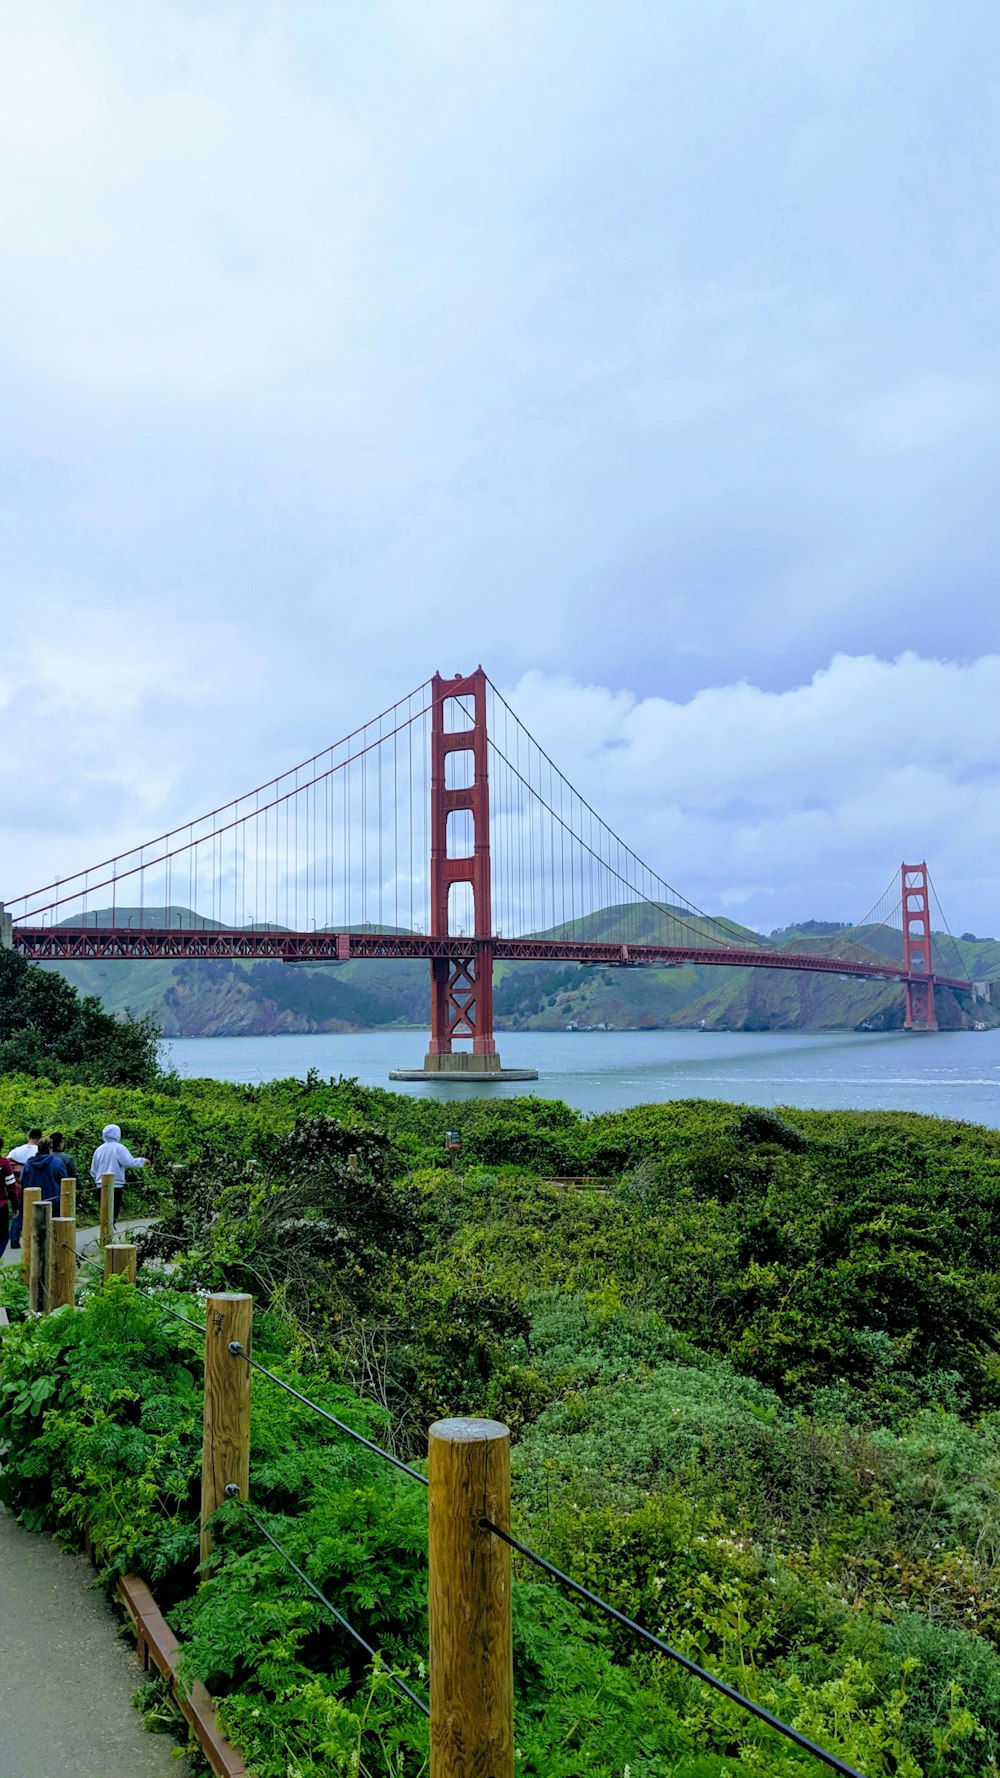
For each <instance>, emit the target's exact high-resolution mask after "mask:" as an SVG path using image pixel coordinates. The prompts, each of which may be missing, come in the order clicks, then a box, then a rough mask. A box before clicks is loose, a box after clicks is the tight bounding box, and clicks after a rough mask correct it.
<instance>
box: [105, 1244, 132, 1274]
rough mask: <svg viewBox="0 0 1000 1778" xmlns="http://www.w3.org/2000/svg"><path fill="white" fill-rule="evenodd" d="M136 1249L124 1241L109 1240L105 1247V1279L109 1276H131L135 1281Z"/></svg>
mask: <svg viewBox="0 0 1000 1778" xmlns="http://www.w3.org/2000/svg"><path fill="white" fill-rule="evenodd" d="M135 1274H136V1249H135V1248H134V1247H131V1246H129V1245H128V1244H127V1243H126V1242H124V1241H109V1242H108V1245H107V1246H106V1247H105V1249H104V1281H105V1283H107V1280H108V1279H109V1278H115V1277H121V1276H124V1277H126V1278H130V1279H131V1281H132V1283H133V1284H134V1283H135Z"/></svg>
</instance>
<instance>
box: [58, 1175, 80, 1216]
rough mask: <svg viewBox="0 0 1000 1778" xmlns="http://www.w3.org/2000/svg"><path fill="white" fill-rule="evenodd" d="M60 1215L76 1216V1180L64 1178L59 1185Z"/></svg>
mask: <svg viewBox="0 0 1000 1778" xmlns="http://www.w3.org/2000/svg"><path fill="white" fill-rule="evenodd" d="M59 1216H60V1218H65V1217H67V1216H72V1217H75V1216H76V1180H75V1179H64V1180H63V1182H62V1184H61V1186H60V1187H59Z"/></svg>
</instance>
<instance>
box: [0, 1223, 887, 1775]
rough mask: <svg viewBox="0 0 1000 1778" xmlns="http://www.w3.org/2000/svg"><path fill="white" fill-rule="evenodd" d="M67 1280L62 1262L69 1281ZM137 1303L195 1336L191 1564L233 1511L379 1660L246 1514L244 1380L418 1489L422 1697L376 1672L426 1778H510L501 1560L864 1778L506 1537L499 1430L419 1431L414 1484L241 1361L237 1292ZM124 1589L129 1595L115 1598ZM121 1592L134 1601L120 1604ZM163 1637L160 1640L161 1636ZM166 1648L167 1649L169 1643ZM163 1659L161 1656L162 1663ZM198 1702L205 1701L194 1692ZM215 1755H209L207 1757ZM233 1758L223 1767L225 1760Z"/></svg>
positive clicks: (50, 1272)
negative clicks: (420, 1457)
mask: <svg viewBox="0 0 1000 1778" xmlns="http://www.w3.org/2000/svg"><path fill="white" fill-rule="evenodd" d="M51 1212H52V1206H51V1205H49V1204H41V1203H36V1204H34V1205H33V1206H32V1208H31V1211H30V1216H29V1219H28V1221H26V1224H25V1228H26V1233H27V1234H28V1242H27V1245H28V1250H29V1251H28V1255H27V1259H28V1273H29V1277H30V1279H31V1280H32V1281H33V1283H32V1296H31V1306H32V1309H33V1310H34V1312H35V1313H38V1314H45V1313H48V1312H49V1311H50V1310H51V1309H54V1308H55V1307H57V1306H68V1305H69V1304H71V1303H72V1300H73V1298H72V1292H70V1293H69V1295H66V1294H65V1292H64V1293H63V1294H62V1296H61V1297H60V1298H59V1301H58V1302H57V1300H56V1299H57V1297H59V1292H58V1291H57V1290H56V1289H55V1286H54V1283H53V1280H54V1279H55V1277H56V1275H57V1261H56V1257H55V1256H56V1253H57V1251H58V1249H57V1245H56V1242H55V1240H54V1238H53V1235H52V1229H53V1227H54V1226H55V1224H56V1222H57V1221H60V1222H66V1221H69V1220H71V1219H67V1218H59V1219H55V1218H53V1217H52V1214H51ZM119 1271H120V1272H123V1273H124V1274H125V1275H126V1276H127V1277H129V1278H130V1279H133V1280H134V1279H135V1277H136V1249H135V1247H134V1246H132V1245H130V1244H120V1245H115V1244H113V1243H110V1242H109V1243H108V1244H107V1246H106V1247H105V1249H104V1275H105V1280H107V1279H108V1278H109V1277H110V1276H111V1275H112V1274H113V1273H114V1272H119ZM74 1274H75V1266H74V1267H73V1271H72V1273H71V1274H70V1276H71V1277H72V1276H73V1275H74ZM143 1294H144V1296H145V1297H146V1299H147V1300H148V1301H151V1302H154V1303H156V1304H157V1306H158V1307H159V1308H160V1309H161V1310H162V1312H163V1313H164V1314H165V1315H167V1316H169V1317H171V1318H174V1319H176V1320H178V1321H180V1322H182V1323H184V1324H185V1325H186V1326H187V1327H189V1328H192V1329H193V1330H194V1331H196V1332H197V1333H198V1334H199V1335H201V1336H202V1337H203V1339H204V1342H205V1344H204V1407H203V1443H202V1481H201V1503H200V1530H201V1558H202V1562H203V1563H205V1562H206V1561H207V1560H208V1559H209V1558H210V1557H211V1554H212V1549H213V1540H214V1536H215V1531H216V1528H217V1526H218V1524H219V1522H220V1519H219V1515H220V1513H221V1512H223V1511H225V1510H227V1509H230V1510H233V1511H238V1512H240V1513H242V1514H243V1515H245V1517H246V1518H247V1520H248V1522H249V1523H250V1524H252V1526H253V1527H254V1530H255V1531H256V1533H257V1535H258V1536H259V1537H260V1538H261V1540H262V1542H263V1543H265V1544H266V1545H268V1546H269V1547H270V1548H271V1549H273V1550H274V1551H275V1553H276V1554H277V1555H279V1556H280V1557H281V1559H282V1560H283V1561H284V1562H285V1563H286V1564H287V1566H288V1568H289V1571H290V1572H291V1573H293V1574H294V1575H295V1576H296V1578H297V1579H298V1581H299V1583H300V1584H301V1586H302V1587H303V1588H304V1589H305V1591H306V1592H308V1593H309V1594H310V1595H311V1597H312V1598H313V1599H314V1600H315V1601H316V1603H317V1604H318V1605H319V1606H320V1608H321V1609H322V1610H323V1611H325V1612H326V1613H327V1615H328V1616H329V1617H330V1619H331V1621H332V1622H334V1623H336V1624H337V1625H338V1626H339V1627H340V1629H342V1630H343V1631H344V1632H345V1633H346V1634H347V1635H349V1636H350V1637H351V1638H352V1639H353V1640H354V1641H355V1642H356V1643H357V1644H358V1645H359V1646H360V1647H361V1649H362V1650H363V1651H364V1652H365V1654H366V1655H367V1656H368V1658H369V1659H370V1660H374V1659H376V1657H377V1654H378V1651H377V1650H376V1649H375V1648H374V1647H373V1646H372V1645H371V1643H370V1642H369V1641H368V1640H367V1639H366V1638H365V1637H364V1636H363V1635H362V1634H361V1632H360V1631H359V1630H358V1629H357V1628H356V1626H354V1625H353V1624H351V1623H350V1622H349V1620H348V1619H347V1617H346V1616H345V1615H344V1614H343V1612H341V1611H340V1610H339V1609H338V1607H337V1605H335V1604H334V1602H333V1601H332V1600H331V1599H329V1598H328V1597H327V1596H326V1594H325V1593H324V1592H323V1591H322V1589H321V1588H319V1587H318V1586H317V1585H316V1584H315V1582H314V1581H313V1580H312V1579H311V1577H310V1576H309V1575H308V1574H307V1573H306V1571H305V1569H304V1568H302V1566H301V1565H300V1564H299V1563H297V1562H296V1561H295V1560H294V1558H293V1557H292V1556H291V1555H290V1553H289V1552H288V1550H287V1549H286V1548H285V1547H284V1546H283V1544H282V1543H281V1541H280V1539H279V1538H278V1537H276V1536H275V1534H274V1531H273V1529H272V1528H271V1527H270V1526H269V1525H268V1523H267V1516H266V1513H265V1511H264V1509H262V1508H260V1507H255V1505H254V1503H253V1498H252V1488H251V1473H250V1431H251V1380H252V1377H253V1375H254V1374H256V1375H258V1376H259V1377H260V1378H262V1379H263V1380H264V1381H265V1382H266V1383H267V1384H268V1385H269V1386H271V1387H274V1388H277V1389H281V1390H283V1391H285V1392H286V1393H287V1394H289V1395H291V1396H293V1397H294V1398H295V1400H296V1401H298V1402H299V1403H300V1404H301V1405H302V1406H304V1407H305V1408H307V1409H309V1410H310V1411H311V1412H312V1413H313V1414H315V1415H316V1416H317V1417H318V1418H319V1419H321V1420H323V1421H324V1422H325V1423H326V1424H328V1425H331V1426H333V1427H334V1428H336V1430H337V1431H338V1432H339V1433H340V1434H341V1435H342V1436H343V1437H345V1438H348V1439H351V1440H353V1441H355V1442H356V1443H357V1444H359V1445H361V1446H363V1447H364V1448H365V1449H366V1450H367V1451H369V1452H370V1453H372V1454H373V1455H375V1456H376V1457H377V1458H378V1459H379V1460H380V1461H381V1462H383V1463H385V1464H386V1465H387V1466H389V1467H391V1468H393V1469H394V1470H396V1471H397V1472H399V1473H402V1474H403V1475H405V1476H406V1477H407V1478H408V1479H409V1480H410V1481H412V1482H413V1483H414V1485H415V1486H417V1487H420V1488H426V1489H427V1491H428V1620H429V1644H430V1649H429V1653H430V1660H429V1672H430V1699H429V1702H428V1701H427V1700H425V1699H423V1698H421V1697H420V1696H419V1694H418V1693H417V1692H415V1691H414V1690H413V1689H412V1688H411V1687H410V1686H409V1685H408V1684H407V1682H406V1680H405V1679H404V1678H403V1677H402V1675H401V1674H398V1673H396V1672H394V1671H393V1670H392V1668H391V1667H390V1666H388V1665H387V1666H385V1667H384V1669H383V1670H384V1671H385V1674H386V1677H387V1679H388V1680H389V1681H390V1683H391V1684H392V1685H393V1687H394V1688H395V1690H396V1691H397V1692H398V1694H399V1695H400V1697H401V1698H402V1699H403V1700H404V1702H405V1703H406V1704H408V1705H409V1706H411V1707H412V1708H414V1709H416V1710H418V1711H420V1712H421V1713H422V1714H423V1715H424V1716H426V1717H428V1718H429V1722H430V1775H431V1778H467V1774H468V1773H470V1772H489V1773H490V1774H491V1778H513V1773H514V1676H513V1640H512V1612H511V1580H512V1559H513V1557H515V1556H516V1557H518V1558H519V1559H520V1561H521V1562H523V1563H525V1564H528V1565H529V1566H530V1567H532V1568H534V1569H535V1570H537V1571H539V1572H541V1573H542V1574H544V1575H545V1576H546V1577H547V1578H548V1579H549V1580H551V1581H552V1582H554V1583H555V1584H556V1585H557V1586H558V1587H560V1588H561V1589H562V1590H563V1591H565V1592H566V1593H568V1594H570V1595H571V1596H572V1597H573V1598H575V1599H577V1600H579V1601H580V1602H581V1603H582V1604H583V1605H584V1606H586V1607H588V1608H589V1609H591V1610H593V1611H595V1612H597V1613H599V1614H600V1615H602V1616H603V1617H605V1618H608V1619H610V1620H611V1621H612V1622H614V1623H615V1624H616V1625H617V1626H618V1628H619V1629H624V1630H626V1631H628V1632H629V1634H630V1635H632V1636H633V1637H634V1638H635V1639H636V1640H637V1641H638V1642H639V1643H641V1644H643V1645H644V1646H645V1647H648V1648H652V1649H654V1650H655V1651H656V1652H657V1653H658V1654H660V1655H662V1656H664V1657H665V1658H666V1659H667V1660H669V1661H671V1662H672V1663H674V1664H675V1665H677V1666H679V1667H680V1668H681V1669H682V1670H683V1671H684V1672H686V1673H687V1674H689V1675H690V1676H691V1677H692V1678H693V1679H695V1680H697V1681H699V1682H700V1683H702V1684H704V1685H707V1686H709V1687H710V1688H711V1689H712V1690H714V1691H715V1692H717V1693H718V1694H720V1695H721V1696H722V1697H724V1698H725V1699H726V1700H727V1701H728V1702H729V1703H730V1704H733V1705H735V1706H737V1708H738V1709H740V1710H742V1711H744V1712H746V1713H747V1714H748V1715H750V1716H752V1717H754V1718H755V1719H756V1720H757V1721H759V1722H762V1723H764V1724H765V1725H766V1726H767V1727H768V1728H769V1729H771V1730H773V1731H774V1732H775V1733H776V1734H779V1735H781V1736H783V1737H784V1738H785V1739H786V1740H788V1741H790V1742H791V1743H793V1744H794V1745H795V1746H796V1747H797V1748H799V1749H800V1750H801V1751H803V1752H805V1753H807V1754H810V1755H812V1756H813V1757H814V1758H815V1759H816V1760H817V1761H819V1762H820V1763H821V1764H823V1765H825V1766H826V1767H827V1768H828V1769H830V1770H831V1771H834V1772H837V1773H839V1774H841V1778H863V1775H862V1774H861V1773H859V1772H858V1770H857V1768H856V1767H854V1766H851V1765H848V1764H847V1762H846V1761H845V1760H843V1759H841V1758H840V1756H839V1755H838V1754H835V1753H833V1752H831V1751H830V1750H829V1749H828V1748H825V1747H822V1746H820V1745H819V1744H818V1743H816V1742H815V1741H812V1740H810V1739H809V1738H808V1737H807V1736H806V1735H803V1734H802V1733H801V1731H800V1730H798V1729H796V1728H794V1727H793V1726H792V1725H791V1724H789V1723H786V1722H783V1721H782V1720H781V1718H780V1717H777V1716H775V1715H774V1714H773V1713H772V1712H771V1711H769V1710H765V1709H764V1707H763V1706H762V1705H760V1704H758V1703H756V1702H755V1701H754V1700H753V1699H752V1698H748V1697H745V1696H744V1695H743V1693H742V1692H740V1691H738V1690H737V1689H736V1688H735V1687H734V1686H731V1685H729V1684H727V1683H726V1681H724V1680H722V1679H720V1678H719V1677H718V1675H717V1674H714V1673H712V1672H710V1671H709V1670H708V1669H706V1668H704V1667H702V1666H700V1665H699V1664H698V1663H697V1662H695V1661H693V1660H691V1659H690V1658H689V1657H688V1656H687V1655H684V1654H681V1653H680V1651H679V1650H678V1649H675V1648H673V1647H671V1645H670V1644H669V1643H667V1642H665V1641H664V1640H663V1639H662V1638H661V1637H659V1636H656V1635H654V1634H653V1632H652V1631H651V1630H648V1629H647V1628H646V1627H645V1626H644V1625H643V1624H640V1623H638V1622H636V1620H635V1619H634V1618H631V1617H629V1616H628V1615H627V1614H626V1613H625V1612H623V1611H619V1610H618V1608H617V1607H616V1606H614V1605H612V1604H611V1603H610V1602H609V1601H608V1600H606V1599H604V1598H602V1597H601V1596H600V1595H599V1594H597V1593H595V1592H593V1591H592V1590H591V1589H590V1588H589V1587H585V1586H583V1585H582V1584H581V1582H579V1581H577V1580H575V1579H574V1578H573V1576H572V1575H570V1574H567V1573H566V1572H564V1571H563V1570H562V1569H560V1568H558V1567H557V1566H556V1565H555V1564H554V1563H553V1562H550V1561H549V1560H548V1559H547V1558H546V1557H545V1556H543V1555H542V1554H540V1553H539V1551H537V1550H535V1549H532V1548H531V1546H530V1545H528V1544H526V1543H523V1542H521V1541H520V1539H518V1538H516V1537H515V1536H513V1534H512V1531H511V1485H510V1433H509V1430H508V1428H507V1427H506V1426H504V1425H503V1424H502V1423H501V1422H499V1421H496V1420H488V1419H477V1418H463V1419H451V1420H439V1421H437V1422H436V1423H435V1424H434V1425H433V1426H431V1428H430V1430H429V1433H428V1455H427V1474H426V1475H425V1474H423V1473H422V1471H421V1470H419V1469H417V1468H415V1467H414V1465H413V1464H410V1463H406V1462H404V1461H403V1459H402V1458H400V1457H398V1456H396V1455H395V1453H394V1452H392V1451H390V1450H387V1449H386V1448H385V1447H384V1446H382V1445H379V1444H378V1443H376V1442H375V1441H374V1440H372V1439H369V1438H367V1437H366V1436H365V1435H364V1434H363V1433H360V1432H358V1431H357V1429H356V1428H355V1427H352V1426H350V1425H349V1424H348V1423H347V1422H346V1421H344V1420H341V1419H339V1418H338V1417H337V1415H335V1414H333V1413H331V1412H330V1411H329V1409H327V1408H325V1407H323V1406H322V1405H321V1404H320V1403H319V1402H316V1401H314V1400H312V1399H311V1397H309V1396H308V1395H306V1394H304V1393H303V1392H302V1391H301V1390H298V1389H296V1388H295V1387H294V1386H293V1385H292V1384H291V1383H289V1382H288V1381H287V1380H286V1379H285V1378H284V1377H281V1376H279V1375H278V1374H277V1373H276V1372H274V1371H272V1370H270V1369H268V1367H267V1366H266V1365H263V1364H261V1363H260V1362H259V1361H258V1360H257V1359H256V1358H255V1357H254V1356H253V1298H252V1297H251V1296H250V1295H248V1294H246V1293H243V1292H216V1293H214V1294H212V1295H210V1296H208V1298H207V1299H206V1302H205V1319H204V1322H200V1321H195V1320H193V1319H192V1318H191V1317H190V1316H188V1315H186V1314H184V1313H183V1311H182V1310H180V1309H178V1308H177V1307H176V1306H175V1305H173V1304H171V1303H169V1302H167V1301H166V1300H165V1298H164V1297H163V1296H162V1295H160V1294H159V1293H158V1292H153V1291H144V1292H143ZM128 1588H130V1589H131V1592H128ZM128 1588H126V1589H124V1591H125V1593H126V1595H127V1596H126V1597H125V1603H126V1606H127V1608H128V1609H129V1611H130V1612H131V1614H132V1616H133V1618H134V1620H135V1621H136V1624H137V1629H138V1632H139V1635H140V1641H142V1640H143V1638H145V1639H146V1643H147V1645H148V1643H149V1639H150V1637H151V1636H152V1635H154V1634H155V1632H154V1631H152V1630H151V1629H150V1619H151V1618H154V1619H156V1620H158V1622H159V1623H160V1624H162V1619H159V1614H158V1613H157V1612H156V1610H155V1606H154V1605H153V1603H152V1601H151V1599H148V1600H147V1592H148V1590H147V1589H145V1588H144V1586H143V1585H142V1583H141V1582H133V1581H129V1582H128ZM133 1595H134V1597H133ZM162 1633H163V1634H165V1635H166V1636H167V1637H169V1636H170V1632H169V1631H167V1630H166V1627H165V1626H163V1632H162ZM174 1648H176V1642H174ZM165 1658H166V1659H168V1661H169V1660H170V1659H171V1658H172V1657H170V1656H169V1655H168V1656H167V1657H165ZM206 1696H207V1695H206ZM180 1702H181V1703H182V1707H185V1713H186V1714H187V1715H188V1717H189V1720H191V1721H192V1722H193V1724H194V1726H195V1727H196V1729H198V1728H199V1710H200V1705H199V1699H198V1698H196V1697H193V1698H185V1697H183V1696H180ZM200 1715H201V1716H202V1717H204V1718H205V1723H206V1728H205V1732H204V1733H203V1734H202V1733H199V1738H200V1739H201V1741H202V1746H203V1749H204V1751H205V1752H206V1754H207V1756H208V1758H209V1760H210V1763H212V1764H213V1766H214V1769H215V1770H216V1772H217V1773H219V1774H220V1778H232V1775H233V1774H235V1773H236V1772H239V1771H241V1770H243V1768H242V1766H241V1765H240V1764H239V1763H238V1761H239V1756H238V1755H236V1754H235V1752H234V1750H233V1749H231V1748H227V1747H226V1746H225V1744H224V1743H223V1742H222V1741H221V1738H220V1737H219V1735H218V1731H217V1729H215V1728H214V1725H213V1723H212V1721H211V1708H210V1707H209V1708H208V1710H207V1711H206V1710H203V1709H202V1710H200ZM219 1749H221V1752H220V1751H219ZM234 1761H235V1762H236V1763H234Z"/></svg>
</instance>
